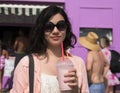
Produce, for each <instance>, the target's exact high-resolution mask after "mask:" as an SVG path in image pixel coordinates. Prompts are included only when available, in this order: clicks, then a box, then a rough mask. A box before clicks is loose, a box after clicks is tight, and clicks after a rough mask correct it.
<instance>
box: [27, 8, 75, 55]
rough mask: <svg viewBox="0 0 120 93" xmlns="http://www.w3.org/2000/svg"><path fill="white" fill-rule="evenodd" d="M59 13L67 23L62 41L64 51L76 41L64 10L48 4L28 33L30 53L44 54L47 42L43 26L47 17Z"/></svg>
mask: <svg viewBox="0 0 120 93" xmlns="http://www.w3.org/2000/svg"><path fill="white" fill-rule="evenodd" d="M57 13H60V14H61V15H62V16H63V17H64V20H65V22H66V23H67V24H68V26H67V30H66V33H67V34H66V37H65V40H64V41H63V44H64V49H65V50H64V52H65V51H66V50H67V49H68V48H70V47H74V45H75V44H76V42H77V39H76V36H75V35H74V34H73V32H72V29H71V24H70V22H69V19H68V16H67V14H66V13H65V11H64V10H63V9H62V8H60V7H58V6H49V7H47V8H45V9H44V10H43V11H42V12H41V13H40V15H39V16H38V18H37V20H36V24H35V26H34V27H33V29H32V31H31V33H30V45H29V52H30V53H38V54H45V53H46V49H47V42H46V39H45V35H44V33H45V32H44V26H45V24H46V23H47V22H48V21H49V19H50V18H51V17H52V16H54V15H56V14H57Z"/></svg>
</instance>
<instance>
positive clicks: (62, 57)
mask: <svg viewBox="0 0 120 93" xmlns="http://www.w3.org/2000/svg"><path fill="white" fill-rule="evenodd" d="M61 48H62V60H63V61H64V59H65V58H64V47H63V43H61Z"/></svg>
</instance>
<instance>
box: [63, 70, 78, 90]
mask: <svg viewBox="0 0 120 93" xmlns="http://www.w3.org/2000/svg"><path fill="white" fill-rule="evenodd" d="M64 77H65V80H64V82H65V83H68V85H69V86H70V87H71V88H73V87H76V86H78V79H77V75H76V69H75V68H73V69H70V70H69V71H68V73H66V74H65V75H64Z"/></svg>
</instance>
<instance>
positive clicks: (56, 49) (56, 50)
mask: <svg viewBox="0 0 120 93" xmlns="http://www.w3.org/2000/svg"><path fill="white" fill-rule="evenodd" d="M61 53H62V49H61V47H48V48H47V54H48V55H54V56H57V57H61Z"/></svg>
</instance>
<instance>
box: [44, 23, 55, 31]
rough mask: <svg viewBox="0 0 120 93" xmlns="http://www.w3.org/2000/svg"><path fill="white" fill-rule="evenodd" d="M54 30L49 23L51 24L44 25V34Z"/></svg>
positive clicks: (52, 25)
mask: <svg viewBox="0 0 120 93" xmlns="http://www.w3.org/2000/svg"><path fill="white" fill-rule="evenodd" d="M53 29H54V24H53V23H51V22H47V23H46V25H45V29H44V30H45V31H46V32H51V31H52V30H53Z"/></svg>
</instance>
